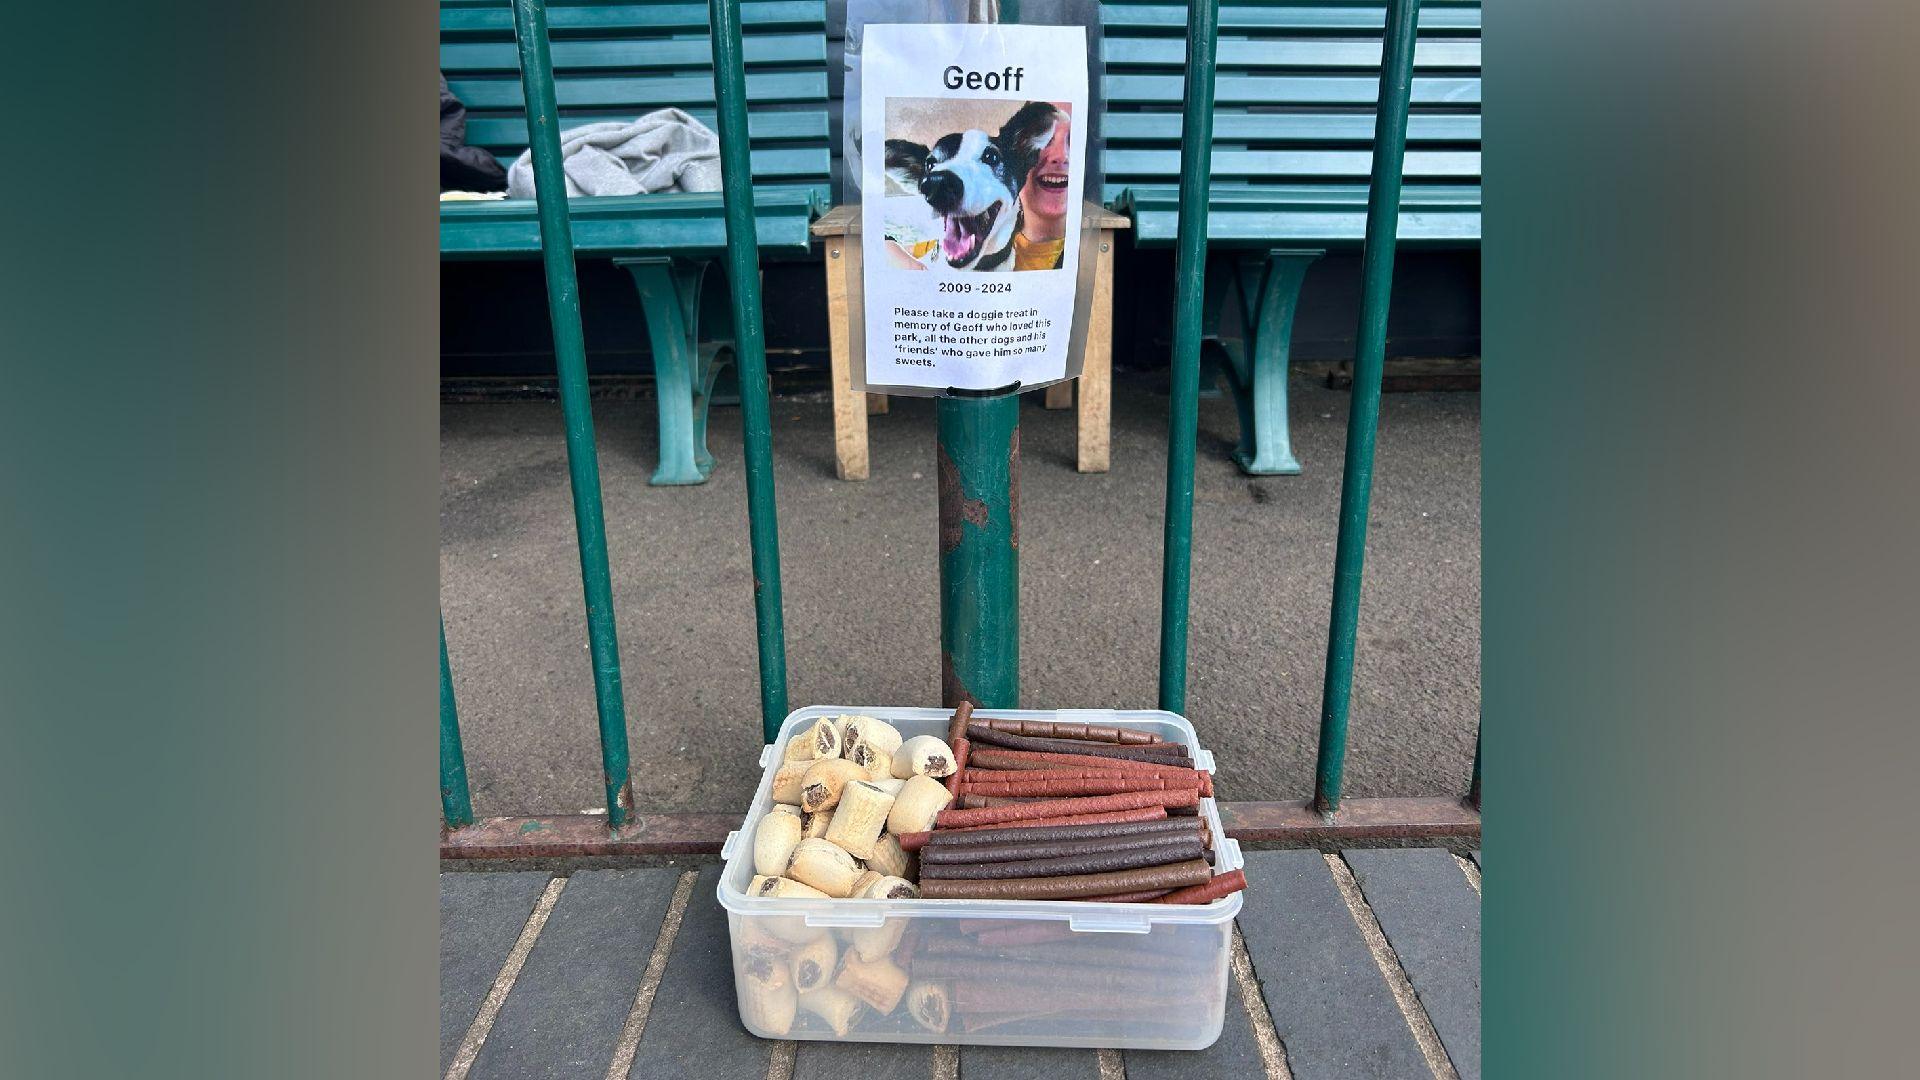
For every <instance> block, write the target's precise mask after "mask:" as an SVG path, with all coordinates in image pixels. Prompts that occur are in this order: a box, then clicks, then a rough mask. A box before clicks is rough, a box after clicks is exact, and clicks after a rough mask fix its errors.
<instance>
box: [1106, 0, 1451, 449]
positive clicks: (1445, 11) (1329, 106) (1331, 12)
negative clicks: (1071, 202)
mask: <svg viewBox="0 0 1920 1080" xmlns="http://www.w3.org/2000/svg"><path fill="white" fill-rule="evenodd" d="M1100 7H1101V22H1102V24H1103V29H1104V33H1105V59H1106V76H1105V80H1104V84H1103V85H1104V89H1105V93H1106V98H1107V113H1106V117H1105V123H1104V129H1103V130H1104V134H1105V138H1106V149H1105V153H1104V155H1103V157H1102V167H1103V170H1104V173H1105V189H1104V195H1103V198H1104V199H1105V201H1106V202H1107V203H1108V204H1109V205H1111V206H1113V207H1114V208H1115V209H1117V210H1119V211H1121V212H1122V213H1125V214H1127V215H1128V216H1130V217H1132V218H1133V237H1134V242H1135V243H1136V244H1141V245H1150V246H1151V245H1159V246H1167V245H1171V244H1172V243H1173V241H1174V236H1175V231H1176V228H1177V225H1178V221H1179V175H1180V130H1181V117H1180V109H1181V101H1182V97H1183V93H1182V78H1183V76H1182V71H1183V68H1182V64H1183V60H1184V57H1185V47H1186V42H1185V33H1186V20H1187V8H1186V5H1184V4H1167V3H1155V2H1151V0H1146V2H1140V0H1104V2H1103V3H1102V4H1101V5H1100ZM1384 22H1385V6H1384V4H1382V3H1380V2H1378V0H1366V2H1343V0H1319V2H1305V0H1227V2H1226V3H1223V4H1222V5H1221V8H1220V40H1219V54H1218V55H1219V74H1218V81H1217V83H1216V90H1215V112H1214V130H1213V161H1212V164H1213V185H1212V196H1211V201H1210V204H1209V208H1208V214H1207V237H1208V248H1209V260H1208V262H1209V265H1208V269H1207V297H1206V301H1207V302H1206V329H1205V333H1206V337H1207V346H1206V356H1207V361H1208V364H1209V367H1210V368H1211V369H1212V370H1214V371H1217V372H1218V373H1219V374H1220V375H1222V376H1224V377H1225V380H1226V382H1227V385H1228V388H1229V389H1230V390H1231V391H1232V393H1233V396H1234V401H1235V403H1236V404H1237V405H1238V407H1239V413H1240V445H1239V448H1238V449H1237V450H1236V451H1235V454H1234V457H1235V460H1236V461H1237V462H1238V463H1239V465H1240V467H1241V469H1242V470H1244V471H1246V472H1248V473H1253V474H1270V473H1297V472H1299V471H1300V464H1299V462H1298V461H1297V460H1295V458H1294V456H1293V450H1292V446H1291V442H1290V440H1289V438H1288V433H1287V432H1288V429H1287V359H1288V345H1289V341H1290V339H1291V337H1292V334H1293V314H1294V310H1295V308H1296V306H1297V303H1298V300H1299V295H1300V283H1301V282H1302V280H1304V279H1305V277H1306V273H1307V268H1308V267H1309V266H1310V265H1311V264H1312V263H1313V262H1314V260H1316V259H1318V258H1319V257H1320V256H1322V255H1324V254H1325V253H1326V250H1327V249H1328V248H1329V247H1335V246H1347V247H1358V246H1359V244H1360V242H1361V241H1362V240H1363V239H1364V237H1365V235H1366V224H1367V181H1368V176H1369V170H1370V169H1371V165H1372V154H1371V152H1370V146H1371V144H1372V141H1373V127H1374V115H1373V114H1374V103H1375V101H1376V98H1377V97H1378V94H1379V78H1380V33H1381V30H1382V27H1383V24H1384ZM1404 175H1405V177H1406V180H1405V184H1404V188H1403V191H1402V196H1401V209H1400V243H1401V244H1402V245H1406V246H1427V247H1434V246H1442V247H1444V246H1456V247H1457V246H1477V245H1478V244H1479V242H1480V4H1479V3H1478V2H1477V0H1475V2H1462V0H1424V2H1423V3H1422V4H1421V5H1420V24H1419V40H1418V44H1417V46H1416V47H1415V50H1414V80H1413V101H1412V109H1411V115H1410V117H1409V120H1408V124H1407V151H1406V163H1405V167H1404ZM1229 301H1232V302H1233V304H1234V306H1235V307H1237V309H1238V313H1239V318H1238V320H1237V325H1233V324H1230V323H1229V322H1228V321H1227V319H1226V312H1227V310H1228V307H1229Z"/></svg>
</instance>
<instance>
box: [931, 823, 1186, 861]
mask: <svg viewBox="0 0 1920 1080" xmlns="http://www.w3.org/2000/svg"><path fill="white" fill-rule="evenodd" d="M1167 820H1168V821H1173V822H1177V823H1180V824H1184V825H1185V826H1186V828H1183V829H1165V830H1161V831H1158V832H1149V833H1133V834H1131V835H1122V836H1091V837H1087V838H1086V839H1082V840H1036V841H1034V842H1032V843H1021V842H1019V841H1014V842H1012V843H1006V844H928V845H927V846H926V847H923V848H921V849H920V865H922V866H929V865H932V864H934V863H990V862H1014V861H1017V860H1020V859H1051V858H1056V857H1058V856H1062V855H1090V854H1093V853H1094V852H1098V851H1128V850H1131V849H1134V848H1143V847H1153V846H1156V845H1160V844H1170V843H1176V842H1179V841H1182V840H1191V841H1193V842H1194V843H1200V842H1201V840H1200V830H1199V828H1198V827H1197V826H1196V825H1195V823H1194V819H1193V818H1168V819H1167Z"/></svg>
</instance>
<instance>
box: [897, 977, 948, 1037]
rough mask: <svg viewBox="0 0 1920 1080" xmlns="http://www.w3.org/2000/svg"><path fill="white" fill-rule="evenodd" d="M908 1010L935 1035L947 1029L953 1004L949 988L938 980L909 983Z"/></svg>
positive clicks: (918, 1022) (917, 1021)
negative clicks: (949, 999)
mask: <svg viewBox="0 0 1920 1080" xmlns="http://www.w3.org/2000/svg"><path fill="white" fill-rule="evenodd" d="M907 1012H908V1013H909V1014H910V1015H911V1016H912V1017H913V1019H914V1022H915V1023H917V1024H919V1025H920V1026H921V1027H923V1028H926V1029H927V1030H928V1031H931V1032H933V1033H934V1034H935V1035H939V1034H942V1033H943V1032H945V1031H946V1030H947V1022H948V1019H949V1018H950V1017H951V1016H952V1015H953V1006H952V1004H951V1003H950V1002H949V1001H948V1000H947V988H946V987H944V986H941V985H940V984H939V983H936V982H910V983H908V984H907Z"/></svg>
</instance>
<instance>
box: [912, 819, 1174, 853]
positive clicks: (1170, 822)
mask: <svg viewBox="0 0 1920 1080" xmlns="http://www.w3.org/2000/svg"><path fill="white" fill-rule="evenodd" d="M1023 824H1024V823H1023ZM1192 827H1193V822H1192V821H1191V820H1189V819H1185V818H1182V819H1179V820H1174V819H1171V818H1165V817H1162V818H1160V819H1158V820H1153V821H1107V822H1099V823H1095V824H1091V825H1041V826H1029V827H1022V826H1021V825H1015V826H1009V827H1007V828H996V829H944V830H942V831H940V832H938V833H935V834H934V835H933V839H932V841H931V842H929V843H928V844H927V846H928V847H930V848H950V847H987V846H991V845H994V844H1030V843H1036V842H1040V841H1047V840H1090V839H1098V838H1100V837H1106V836H1139V835H1141V834H1143V833H1163V832H1182V831H1184V830H1186V829H1191V828H1192ZM1204 827H1205V825H1204V823H1202V828H1204Z"/></svg>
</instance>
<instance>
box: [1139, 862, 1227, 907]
mask: <svg viewBox="0 0 1920 1080" xmlns="http://www.w3.org/2000/svg"><path fill="white" fill-rule="evenodd" d="M1246 887H1247V874H1246V871H1244V870H1229V871H1227V872H1226V873H1224V874H1221V875H1220V876H1219V877H1216V878H1214V879H1213V880H1212V881H1208V882H1205V883H1203V884H1200V885H1189V886H1187V887H1186V888H1184V889H1175V890H1174V891H1172V892H1170V893H1168V894H1167V895H1165V896H1162V897H1160V898H1159V899H1157V900H1155V901H1154V903H1156V904H1211V903H1213V902H1214V901H1215V900H1218V899H1220V898H1221V897H1223V896H1232V895H1233V894H1234V893H1237V892H1239V891H1240V890H1241V889H1244V888H1246Z"/></svg>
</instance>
